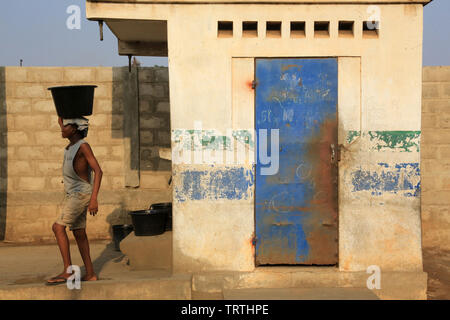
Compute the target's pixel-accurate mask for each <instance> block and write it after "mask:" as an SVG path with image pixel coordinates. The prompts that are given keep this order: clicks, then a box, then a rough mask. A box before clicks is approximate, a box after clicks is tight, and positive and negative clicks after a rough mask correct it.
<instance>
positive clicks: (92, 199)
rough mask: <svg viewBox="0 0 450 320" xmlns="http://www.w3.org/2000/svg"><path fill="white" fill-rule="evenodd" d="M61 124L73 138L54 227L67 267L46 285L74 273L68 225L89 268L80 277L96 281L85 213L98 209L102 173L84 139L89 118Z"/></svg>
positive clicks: (64, 133) (67, 151) (64, 132)
mask: <svg viewBox="0 0 450 320" xmlns="http://www.w3.org/2000/svg"><path fill="white" fill-rule="evenodd" d="M58 123H59V126H60V128H61V134H62V137H63V138H67V139H69V141H70V143H69V144H68V145H67V146H66V148H65V149H64V162H63V179H64V191H65V198H64V203H63V208H62V212H61V215H60V217H59V218H58V219H57V220H56V222H55V223H54V224H53V226H52V230H53V232H54V234H55V237H56V241H57V243H58V246H59V250H60V251H61V256H62V259H63V264H64V270H63V272H62V273H61V274H59V275H58V276H56V277H53V278H51V279H49V280H47V283H46V284H47V285H56V284H60V283H66V281H67V279H68V278H69V277H70V276H71V274H70V273H67V268H68V267H69V266H70V265H72V261H71V258H70V250H69V239H68V237H67V233H66V227H69V230H70V231H72V232H73V235H74V237H75V239H76V242H77V245H78V249H79V250H80V254H81V258H82V259H83V263H84V266H85V267H86V275H85V276H84V277H82V279H81V280H82V281H95V280H97V275H96V274H95V272H94V268H93V265H92V261H91V257H90V253H89V242H88V238H87V235H86V215H87V211H89V213H90V214H91V215H93V216H95V215H96V214H97V212H98V202H97V195H98V192H99V189H100V184H101V180H102V174H103V172H102V170H101V168H100V166H99V164H98V162H97V159H96V158H95V156H94V154H93V152H92V149H91V147H90V146H89V144H88V143H87V142H86V141H84V140H83V138H85V137H86V136H87V131H88V119H86V118H75V119H62V118H61V117H59V118H58ZM92 171H94V179H92ZM92 180H93V183H92Z"/></svg>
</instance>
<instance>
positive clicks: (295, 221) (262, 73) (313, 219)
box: [255, 58, 338, 265]
mask: <svg viewBox="0 0 450 320" xmlns="http://www.w3.org/2000/svg"><path fill="white" fill-rule="evenodd" d="M255 74H256V76H255V81H256V92H255V127H256V134H257V141H258V151H257V152H256V158H257V162H256V177H255V183H256V185H255V229H256V264H257V265H262V264H305V265H312V264H315V265H333V264H337V259H338V256H337V250H338V243H337V236H338V233H337V208H338V204H337V201H338V199H337V159H336V147H337V59H334V58H323V59H321V58H318V59H300V58H292V59H286V58H283V59H255ZM261 129H266V131H265V132H266V133H264V130H261ZM273 129H278V130H279V131H278V135H279V139H278V140H279V141H278V147H279V150H278V156H279V169H278V171H277V172H276V173H275V174H267V172H266V173H262V171H261V169H262V168H266V167H270V165H273V164H274V163H275V160H274V159H273V157H274V156H276V151H275V152H273V151H272V153H273V154H271V148H272V142H273V144H274V146H276V140H273V141H272V140H271V138H272V136H273V137H275V138H276V135H275V133H276V131H275V130H273ZM263 134H264V135H265V136H266V139H265V140H264V136H263ZM261 138H262V139H261ZM263 141H267V142H266V143H267V154H268V156H269V157H272V160H271V161H270V163H269V164H267V165H264V164H262V163H264V162H265V163H267V162H268V161H267V157H266V156H264V153H263V157H265V161H261V160H262V159H261V151H264V150H262V149H261V148H263V147H264V143H262V142H263ZM261 144H263V145H261ZM266 171H267V170H266Z"/></svg>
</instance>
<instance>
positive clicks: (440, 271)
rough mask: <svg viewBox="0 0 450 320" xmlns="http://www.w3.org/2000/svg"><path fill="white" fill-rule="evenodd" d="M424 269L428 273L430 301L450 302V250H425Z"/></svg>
mask: <svg viewBox="0 0 450 320" xmlns="http://www.w3.org/2000/svg"><path fill="white" fill-rule="evenodd" d="M423 269H424V271H425V272H427V273H428V299H429V300H450V250H439V249H438V248H424V249H423Z"/></svg>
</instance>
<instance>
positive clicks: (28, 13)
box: [0, 0, 450, 66]
mask: <svg viewBox="0 0 450 320" xmlns="http://www.w3.org/2000/svg"><path fill="white" fill-rule="evenodd" d="M70 5H78V6H79V7H80V8H81V17H82V18H81V29H80V30H69V29H68V28H67V27H66V20H67V18H68V17H69V14H68V13H66V9H67V7H68V6H70ZM449 21H450V0H434V1H433V2H432V3H431V4H429V5H427V6H426V7H425V13H424V48H423V55H424V61H423V63H424V65H450V26H449ZM104 29H105V30H104V40H103V42H100V41H99V32H98V25H97V23H96V22H92V21H88V20H87V19H86V12H85V0H1V3H0V41H1V42H0V44H1V47H0V66H11V65H18V64H19V60H20V59H23V60H24V66H123V65H127V64H128V58H127V57H123V56H119V55H118V53H117V40H116V38H115V36H114V35H113V34H112V33H111V31H110V30H109V29H108V28H107V27H106V26H105V28H104ZM138 60H139V61H141V63H142V65H145V66H153V65H155V64H156V65H161V66H167V58H156V57H155V58H152V57H138Z"/></svg>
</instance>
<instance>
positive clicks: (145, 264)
mask: <svg viewBox="0 0 450 320" xmlns="http://www.w3.org/2000/svg"><path fill="white" fill-rule="evenodd" d="M120 251H122V253H123V254H124V255H126V256H127V257H128V259H129V266H130V269H131V270H152V269H155V268H158V269H159V268H164V269H172V231H166V232H164V233H163V234H160V235H156V236H136V235H135V234H134V232H131V233H130V234H129V235H128V236H127V237H126V238H125V239H123V240H122V241H121V242H120Z"/></svg>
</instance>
